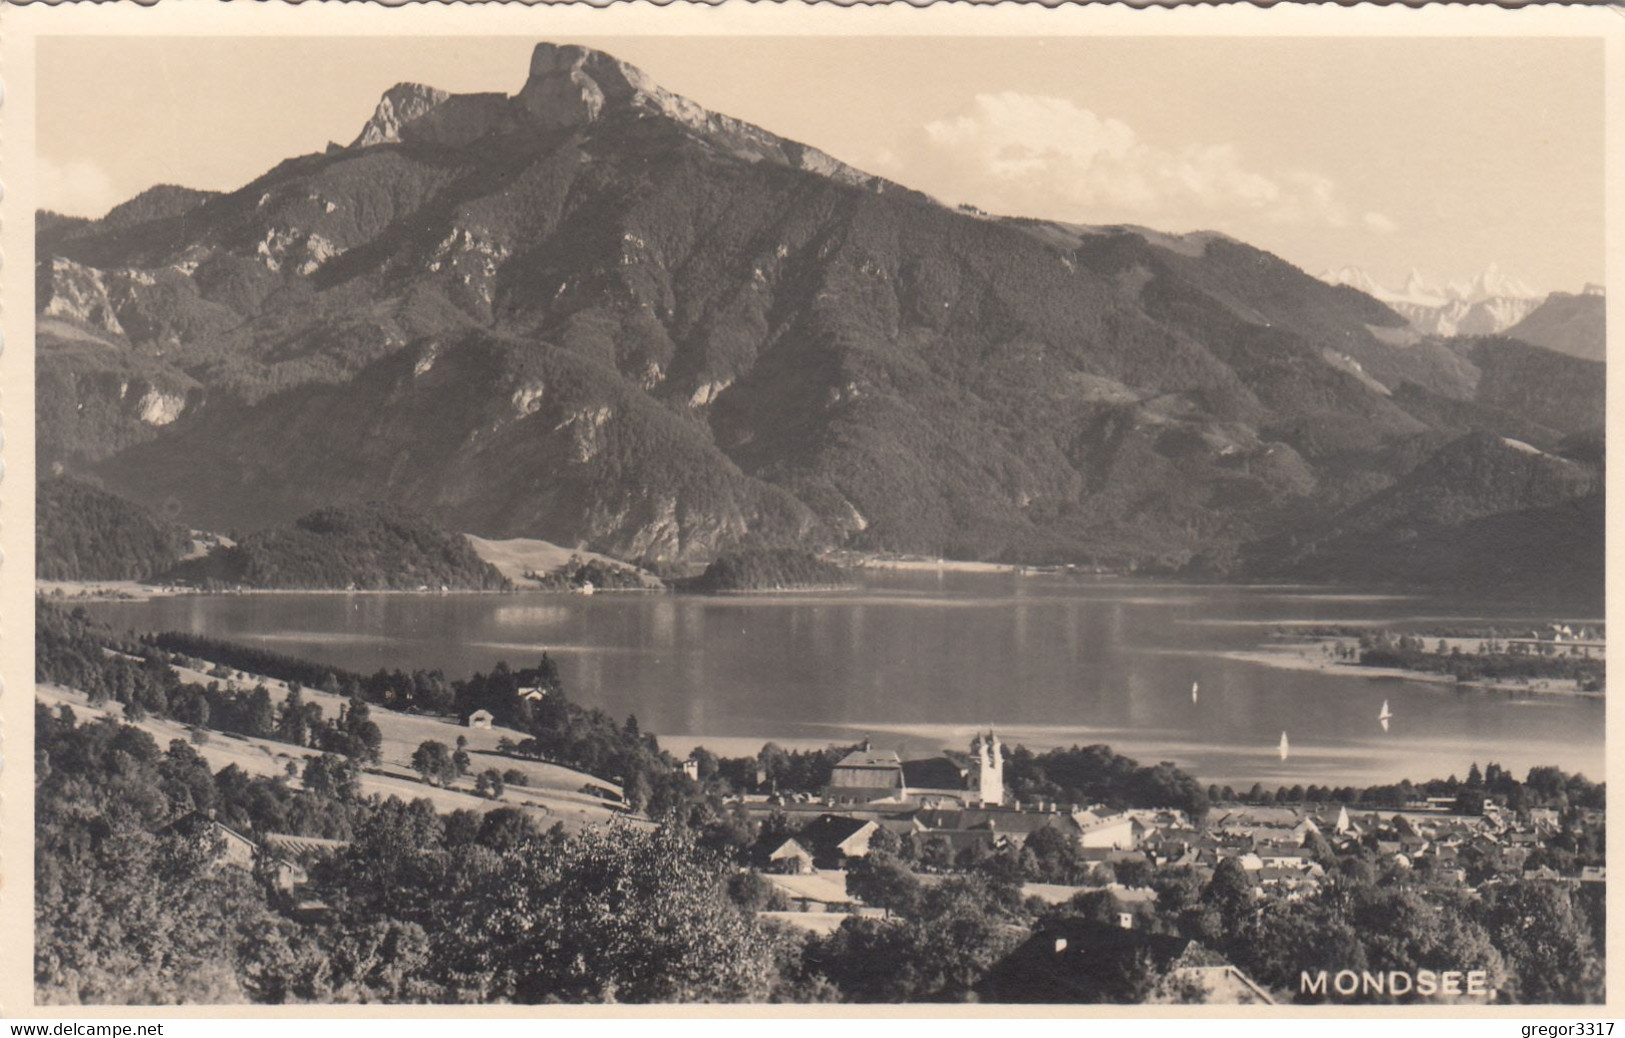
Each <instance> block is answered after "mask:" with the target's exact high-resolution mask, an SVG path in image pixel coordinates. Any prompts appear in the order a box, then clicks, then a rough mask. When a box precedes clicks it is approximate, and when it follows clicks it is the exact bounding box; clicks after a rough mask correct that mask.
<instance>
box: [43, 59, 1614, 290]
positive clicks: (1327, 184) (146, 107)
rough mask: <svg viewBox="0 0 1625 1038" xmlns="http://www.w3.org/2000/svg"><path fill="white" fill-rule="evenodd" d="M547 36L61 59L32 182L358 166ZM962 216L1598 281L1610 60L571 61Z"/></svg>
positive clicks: (1301, 261)
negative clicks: (396, 90) (634, 79)
mask: <svg viewBox="0 0 1625 1038" xmlns="http://www.w3.org/2000/svg"><path fill="white" fill-rule="evenodd" d="M536 42H537V40H536V38H535V37H525V38H515V37H508V38H491V37H456V38H423V37H418V38H409V37H381V38H366V39H363V38H349V39H343V38H321V39H298V38H290V37H224V38H162V37H158V38H151V37H149V38H110V37H101V38H85V37H78V38H67V37H57V38H45V39H41V40H40V41H39V50H38V67H39V94H38V98H37V100H36V104H37V134H38V154H37V162H38V163H39V168H38V176H37V178H36V182H37V183H38V184H39V185H40V192H41V201H40V204H41V206H42V207H44V208H49V209H54V210H57V211H59V212H66V213H72V214H75V215H86V216H99V215H101V214H102V213H104V212H106V211H107V209H109V208H110V207H111V206H113V205H115V204H117V203H118V202H121V201H123V200H125V199H127V198H129V197H131V196H132V195H135V194H136V193H138V192H140V191H142V190H144V189H145V188H147V187H150V186H151V185H153V184H156V183H175V184H183V185H186V186H189V187H197V188H212V189H218V190H230V189H233V188H236V187H240V186H242V185H243V184H245V183H247V182H248V181H250V180H252V179H253V178H254V177H256V176H258V175H259V174H261V173H263V172H265V171H266V170H267V169H269V168H270V167H272V166H273V165H275V164H276V163H277V162H279V161H281V160H282V159H285V158H288V157H290V156H293V155H299V154H306V153H309V152H313V151H319V150H320V149H322V148H323V147H325V146H326V144H327V143H328V142H329V141H338V142H340V143H345V144H347V143H349V142H350V141H351V140H352V139H354V137H355V136H356V134H357V133H358V132H359V130H360V128H361V126H362V125H363V124H364V123H365V122H366V120H367V118H368V117H369V116H370V115H371V113H372V110H373V107H374V106H375V105H376V104H377V101H378V97H379V96H380V95H381V94H382V93H383V91H384V90H386V89H387V88H388V87H389V86H391V85H392V84H394V83H397V82H403V81H413V82H421V83H427V84H429V85H432V86H437V87H441V88H443V89H446V90H451V91H454V92H471V91H487V90H496V91H503V92H507V93H513V92H515V91H517V90H518V89H519V88H520V86H522V85H523V83H524V79H525V74H526V69H527V63H528V57H529V53H530V50H531V47H532V46H533V45H534V44H535V43H536ZM554 42H560V43H580V44H584V45H587V46H593V47H598V48H600V49H603V50H606V51H609V52H610V53H612V54H615V55H616V56H617V57H620V58H622V59H623V60H626V61H629V62H631V63H632V64H634V65H637V66H639V67H640V68H642V69H643V70H644V71H646V72H648V73H649V74H650V75H651V76H652V77H653V78H654V79H655V80H656V81H657V82H659V83H660V84H661V85H662V86H664V87H666V88H667V89H668V90H672V91H674V92H676V93H679V94H683V95H685V96H688V97H690V98H692V99H693V100H695V101H698V102H699V103H701V104H703V105H705V106H706V107H707V108H710V109H712V110H714V111H718V112H723V113H726V114H728V115H733V116H736V117H738V118H742V119H745V120H748V121H750V122H754V123H757V124H759V125H761V126H763V127H765V128H767V129H769V130H772V131H773V132H775V133H778V134H780V135H781V136H785V137H789V138H791V139H794V140H798V141H802V142H804V143H807V144H811V145H814V146H815V147H818V148H821V149H823V150H824V151H827V152H829V153H830V154H832V155H834V156H835V157H837V158H839V159H841V160H843V161H845V162H847V163H849V164H851V165H853V166H857V167H859V168H860V169H864V170H867V171H869V172H872V173H877V174H880V175H883V176H886V177H889V178H890V179H893V180H896V181H898V182H901V183H903V184H906V185H908V186H910V187H915V188H918V189H920V190H922V191H925V192H927V193H929V194H931V195H934V196H935V197H937V198H939V199H942V200H943V201H945V202H949V203H953V204H957V203H960V202H969V203H972V204H974V205H977V206H980V207H981V208H983V209H986V210H989V211H991V212H995V213H1001V214H1008V215H1021V216H1035V217H1044V218H1051V219H1059V220H1066V221H1071V222H1079V223H1093V224H1112V223H1133V224H1142V225H1145V226H1149V227H1154V228H1157V229H1159V230H1166V231H1176V232H1178V231H1189V230H1217V231H1222V232H1224V233H1227V234H1230V235H1232V236H1234V237H1237V238H1240V239H1242V240H1244V241H1247V242H1250V243H1252V244H1255V245H1258V246H1260V247H1262V248H1266V249H1269V250H1270V251H1272V252H1275V253H1277V254H1278V255H1280V256H1282V257H1284V258H1285V259H1287V260H1289V261H1291V262H1292V263H1295V264H1297V265H1298V266H1300V267H1302V268H1303V269H1305V270H1308V271H1310V272H1311V273H1320V272H1321V271H1323V270H1325V269H1328V268H1333V267H1342V266H1345V265H1353V266H1358V267H1362V268H1364V269H1365V270H1367V271H1368V272H1370V273H1371V274H1372V275H1373V276H1374V277H1376V278H1377V279H1378V280H1379V281H1381V282H1384V283H1386V284H1390V285H1393V286H1396V287H1397V286H1398V285H1399V284H1400V283H1401V282H1403V280H1404V279H1405V277H1406V275H1407V273H1408V272H1409V271H1410V270H1412V269H1417V270H1420V271H1421V272H1422V273H1423V274H1424V275H1425V276H1426V277H1428V278H1429V279H1430V280H1434V281H1438V282H1443V281H1446V280H1452V279H1458V280H1464V279H1466V278H1469V277H1471V276H1473V275H1475V274H1477V273H1479V272H1480V271H1482V270H1483V269H1484V268H1485V267H1486V266H1488V265H1490V264H1496V265H1498V266H1499V267H1500V268H1501V269H1502V270H1503V271H1505V272H1507V273H1510V274H1513V275H1515V276H1517V277H1518V278H1520V279H1522V280H1523V281H1524V282H1526V283H1528V284H1529V285H1531V286H1533V287H1534V288H1536V289H1538V290H1541V291H1549V290H1553V289H1559V290H1566V291H1577V290H1579V289H1580V287H1581V286H1582V285H1583V284H1585V283H1586V282H1598V283H1601V282H1602V280H1603V257H1604V244H1603V234H1604V228H1603V194H1604V187H1603V179H1604V160H1603V147H1604V122H1603V54H1602V48H1601V44H1600V42H1599V41H1597V40H1584V39H1565V38H1544V39H1517V38H1450V39H1446V38H1436V39H1395V38H1378V37H1345V38H1289V37H1275V38H1256V39H1255V38H1216V37H1194V38H1184V39H1180V38H1151V37H1073V38H1050V39H988V38H971V37H964V38H943V37H912V38H892V39H882V38H863V37H857V38H854V37H847V38H832V37H748V38H738V37H735V38H720V37H631V36H629V37H618V38H613V39H608V38H589V37H576V38H556V39H555V40H554Z"/></svg>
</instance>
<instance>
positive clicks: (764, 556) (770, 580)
mask: <svg viewBox="0 0 1625 1038" xmlns="http://www.w3.org/2000/svg"><path fill="white" fill-rule="evenodd" d="M848 582H849V581H847V579H846V576H845V574H844V572H843V571H842V569H841V568H840V567H839V566H837V565H835V564H833V563H830V562H826V561H825V560H823V559H820V558H818V557H817V556H816V555H813V554H811V553H809V552H804V551H795V550H793V549H780V550H777V551H745V552H730V553H728V554H727V555H723V556H720V557H718V558H717V559H716V560H714V561H713V562H712V563H711V565H709V566H707V567H706V568H705V572H704V573H701V574H700V575H699V576H698V577H695V578H694V579H692V580H689V581H685V582H683V583H682V584H679V585H678V586H679V587H680V588H681V589H682V590H685V591H706V592H723V591H792V590H798V589H803V588H829V587H836V586H839V585H841V584H845V583H848Z"/></svg>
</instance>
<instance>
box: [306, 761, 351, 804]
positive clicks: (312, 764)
mask: <svg viewBox="0 0 1625 1038" xmlns="http://www.w3.org/2000/svg"><path fill="white" fill-rule="evenodd" d="M303 781H304V786H305V789H307V790H309V791H310V792H312V793H314V794H316V795H317V796H324V797H329V798H331V799H334V800H343V801H353V800H355V799H357V798H358V797H359V796H360V795H361V773H360V769H359V768H358V767H356V763H355V761H353V760H351V759H350V758H349V757H345V756H343V755H341V754H337V753H324V754H322V755H321V756H320V757H312V758H310V759H309V760H307V761H306V762H305V774H304V780H303Z"/></svg>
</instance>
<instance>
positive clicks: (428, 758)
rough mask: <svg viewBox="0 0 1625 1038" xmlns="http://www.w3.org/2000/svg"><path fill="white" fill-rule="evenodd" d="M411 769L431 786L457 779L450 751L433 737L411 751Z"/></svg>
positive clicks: (450, 782) (455, 767) (442, 784)
mask: <svg viewBox="0 0 1625 1038" xmlns="http://www.w3.org/2000/svg"><path fill="white" fill-rule="evenodd" d="M412 770H413V771H415V772H417V773H418V774H419V775H420V776H421V777H422V778H423V781H425V782H427V783H429V784H430V785H431V786H449V785H451V784H452V783H453V782H455V781H456V779H457V765H456V764H455V763H454V762H453V761H452V757H451V751H450V750H449V749H447V748H446V744H445V743H443V742H437V741H436V740H434V739H429V740H426V741H424V742H422V743H420V744H419V745H418V748H417V749H416V750H414V751H413V753H412Z"/></svg>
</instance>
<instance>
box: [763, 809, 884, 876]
mask: <svg viewBox="0 0 1625 1038" xmlns="http://www.w3.org/2000/svg"><path fill="white" fill-rule="evenodd" d="M879 831H880V826H879V825H878V824H876V823H875V822H874V821H873V820H872V819H862V818H846V817H844V816H842V815H830V814H826V815H819V816H818V817H817V818H815V819H813V820H812V821H811V822H808V823H807V824H806V825H804V826H802V828H801V831H800V832H798V833H796V835H795V836H793V837H791V838H790V839H788V840H785V841H784V842H783V843H782V844H780V845H779V846H777V847H775V848H773V850H771V851H770V852H769V853H768V856H767V857H768V861H770V862H785V863H786V864H785V866H784V869H785V870H786V871H800V872H805V871H809V870H810V869H811V868H812V867H815V866H816V867H818V868H825V869H832V868H837V867H839V866H840V865H841V864H842V863H843V862H845V861H846V860H847V859H848V858H861V857H864V856H865V855H867V854H868V853H869V841H870V840H872V839H874V835H875V833H878V832H879ZM792 845H793V846H792ZM791 862H795V863H798V864H794V865H792V864H790V863H791Z"/></svg>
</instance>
